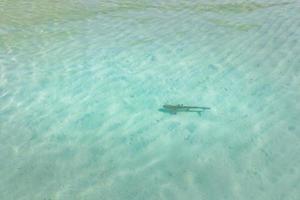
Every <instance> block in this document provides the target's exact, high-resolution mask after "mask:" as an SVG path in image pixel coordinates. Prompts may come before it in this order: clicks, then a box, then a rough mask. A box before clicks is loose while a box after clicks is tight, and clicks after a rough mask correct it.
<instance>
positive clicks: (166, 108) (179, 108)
mask: <svg viewBox="0 0 300 200" xmlns="http://www.w3.org/2000/svg"><path fill="white" fill-rule="evenodd" d="M209 109H210V108H209V107H200V106H184V105H183V104H178V105H168V104H165V105H163V108H162V109H160V111H162V112H167V113H170V114H176V113H177V112H196V113H198V114H201V113H202V112H203V111H204V110H209Z"/></svg>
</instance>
